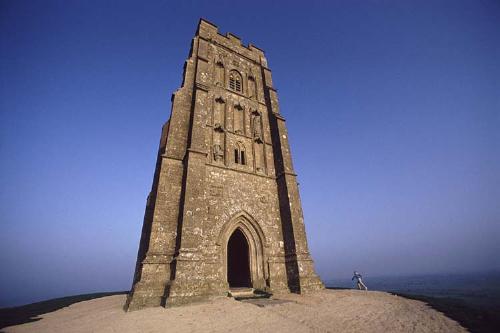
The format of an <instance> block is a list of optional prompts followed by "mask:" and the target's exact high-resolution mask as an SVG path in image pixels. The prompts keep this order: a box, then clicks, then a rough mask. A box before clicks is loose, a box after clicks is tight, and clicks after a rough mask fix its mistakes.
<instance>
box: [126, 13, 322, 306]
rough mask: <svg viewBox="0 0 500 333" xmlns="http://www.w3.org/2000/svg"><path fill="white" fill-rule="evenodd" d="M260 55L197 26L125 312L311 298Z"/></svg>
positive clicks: (315, 285)
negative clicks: (242, 293) (246, 297)
mask: <svg viewBox="0 0 500 333" xmlns="http://www.w3.org/2000/svg"><path fill="white" fill-rule="evenodd" d="M296 178H297V175H296V174H295V173H294V170H293V165H292V158H291V153H290V147H289V144H288V133H287V129H286V125H285V119H284V118H283V116H282V115H281V114H280V110H279V105H278V97H277V94H276V89H275V88H274V86H273V82H272V78H271V70H270V69H269V68H268V67H267V61H266V58H265V56H264V52H263V51H262V50H260V49H259V48H257V47H255V46H253V45H252V44H249V46H244V45H242V43H241V40H240V39H239V38H238V37H237V36H235V35H233V34H231V33H228V34H227V35H226V36H224V35H221V34H219V32H218V29H217V26H215V25H213V24H212V23H210V22H208V21H206V20H203V19H201V20H200V22H199V25H198V29H197V32H196V35H195V37H194V38H193V41H192V45H191V51H190V54H189V59H188V60H187V61H186V63H185V66H184V79H183V82H182V87H181V88H180V89H179V90H177V91H176V92H175V93H174V94H173V96H172V112H171V115H170V119H169V120H168V121H167V122H166V123H165V125H164V126H163V130H162V135H161V140H160V147H159V150H158V159H157V162H156V169H155V174H154V179H153V186H152V189H151V193H150V194H149V197H148V200H147V206H146V213H145V216H144V224H143V227H142V236H141V241H140V245H139V253H138V256H137V265H136V270H135V275H134V281H133V287H132V290H131V292H130V294H129V296H128V299H127V303H126V305H125V307H126V309H128V310H134V309H140V308H144V307H150V306H160V305H163V306H171V305H180V304H185V303H189V302H193V301H198V300H203V299H207V298H210V297H211V296H217V295H227V293H228V291H229V290H230V288H236V287H247V288H253V289H254V290H261V291H266V292H270V293H280V292H296V293H302V292H307V291H311V290H317V289H321V288H323V284H322V283H321V281H320V279H319V278H318V276H317V275H316V273H315V272H314V266H313V261H312V260H311V256H310V254H309V250H308V246H307V240H306V234H305V228H304V219H303V214H302V207H301V202H300V197H299V191H298V186H297V179H296Z"/></svg>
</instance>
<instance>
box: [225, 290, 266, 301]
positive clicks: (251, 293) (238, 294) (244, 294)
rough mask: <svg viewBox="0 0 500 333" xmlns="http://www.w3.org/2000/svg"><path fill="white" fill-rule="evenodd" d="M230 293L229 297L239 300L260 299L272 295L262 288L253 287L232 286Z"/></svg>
mask: <svg viewBox="0 0 500 333" xmlns="http://www.w3.org/2000/svg"><path fill="white" fill-rule="evenodd" d="M228 294H229V295H228V296H229V297H233V298H234V299H236V300H238V301H239V300H244V299H260V298H269V297H271V294H269V293H266V292H264V291H261V290H255V289H253V288H231V289H230V290H229V293H228Z"/></svg>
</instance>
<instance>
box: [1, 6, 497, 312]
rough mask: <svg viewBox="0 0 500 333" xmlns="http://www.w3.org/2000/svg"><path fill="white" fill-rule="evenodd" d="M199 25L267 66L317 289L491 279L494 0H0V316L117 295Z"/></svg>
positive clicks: (127, 276)
mask: <svg viewBox="0 0 500 333" xmlns="http://www.w3.org/2000/svg"><path fill="white" fill-rule="evenodd" d="M200 17H205V18H207V19H208V20H210V21H211V22H213V23H215V24H217V25H218V26H219V30H220V31H221V32H222V33H225V32H233V33H234V34H236V35H238V36H240V37H241V38H242V39H243V41H244V42H245V43H248V42H251V43H253V44H255V45H257V46H258V47H260V48H262V49H264V50H265V52H266V56H267V58H268V61H269V65H270V67H271V69H272V70H273V81H274V83H275V86H276V87H277V88H278V91H279V97H280V103H281V110H282V113H283V115H284V116H285V117H286V119H287V124H288V129H289V132H290V142H291V145H292V152H293V158H294V165H295V169H296V172H297V173H298V175H299V181H300V190H301V198H302V203H303V208H304V214H305V221H306V227H307V232H308V239H309V246H310V250H311V252H312V254H313V257H314V259H315V262H316V267H317V270H318V272H319V273H320V275H321V277H322V278H323V279H327V280H331V279H333V280H335V279H337V278H345V277H348V276H349V275H350V274H351V272H352V270H353V269H357V270H359V271H361V272H362V273H364V275H365V276H366V277H367V278H368V277H369V276H377V275H378V276H380V275H406V274H418V273H449V272H469V271H484V270H498V269H500V261H499V260H498V253H499V252H500V245H499V244H500V242H499V240H500V226H499V224H500V205H499V198H500V149H499V142H500V134H499V133H500V131H499V127H500V93H499V92H500V60H499V59H500V43H499V41H500V3H499V2H498V1H493V0H491V1H486V0H483V1H472V0H470V1H409V0H408V1H396V0H394V1H368V0H367V1H361V0H358V1H328V2H326V1H325V2H320V1H307V2H305V1H303V2H294V1H287V2H285V1H275V2H271V1H262V2H259V1H253V2H252V3H251V4H249V3H247V2H236V1H206V2H194V1H172V2H168V1H147V2H140V1H137V2H127V1H120V2H116V1H43V2H42V1H2V2H1V3H0V49H1V50H2V53H1V55H2V56H1V61H0V153H1V156H2V159H1V163H0V265H1V267H2V274H1V276H0V306H6V305H14V304H21V303H26V302H32V301H36V300H40V299H45V298H51V297H57V296H66V295H70V294H77V293H86V292H94V291H108V290H125V289H128V288H129V287H130V283H131V279H132V274H133V269H134V264H135V259H136V253H137V247H138V243H139V237H140V229H141V225H142V217H143V213H144V207H145V201H146V197H147V194H148V192H149V189H150V186H151V181H152V176H153V170H154V164H155V158H156V149H157V145H158V140H159V135H160V129H161V125H162V124H163V122H164V121H165V120H166V119H167V118H168V116H169V113H170V96H171V94H172V92H173V91H175V90H176V89H177V88H178V87H179V85H180V83H181V75H182V66H183V63H184V61H185V59H186V57H187V55H188V51H189V46H190V42H191V38H192V37H193V35H194V33H195V30H196V25H197V23H198V20H199V18H200Z"/></svg>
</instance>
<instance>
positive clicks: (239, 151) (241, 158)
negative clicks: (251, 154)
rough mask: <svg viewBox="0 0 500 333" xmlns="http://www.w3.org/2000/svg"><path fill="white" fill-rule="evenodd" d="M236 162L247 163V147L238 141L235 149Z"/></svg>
mask: <svg viewBox="0 0 500 333" xmlns="http://www.w3.org/2000/svg"><path fill="white" fill-rule="evenodd" d="M234 163H236V164H241V165H246V164H247V161H246V155H245V147H244V146H243V144H242V143H240V142H238V144H237V147H236V148H235V149H234Z"/></svg>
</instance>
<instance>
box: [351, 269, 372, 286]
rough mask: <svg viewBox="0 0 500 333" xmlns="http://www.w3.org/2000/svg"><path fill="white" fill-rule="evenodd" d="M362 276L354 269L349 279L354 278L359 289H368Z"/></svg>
mask: <svg viewBox="0 0 500 333" xmlns="http://www.w3.org/2000/svg"><path fill="white" fill-rule="evenodd" d="M362 278H363V276H361V274H359V273H358V272H356V271H354V276H353V277H352V279H351V281H352V280H354V279H356V284H357V285H358V289H359V290H362V289H364V290H368V288H367V287H366V286H365V284H364V283H363V279H362Z"/></svg>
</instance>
